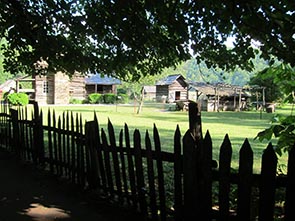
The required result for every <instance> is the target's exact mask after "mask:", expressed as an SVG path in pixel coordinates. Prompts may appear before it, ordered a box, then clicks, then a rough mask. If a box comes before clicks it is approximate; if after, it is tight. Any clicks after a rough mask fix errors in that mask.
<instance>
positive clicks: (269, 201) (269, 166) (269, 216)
mask: <svg viewBox="0 0 295 221" xmlns="http://www.w3.org/2000/svg"><path fill="white" fill-rule="evenodd" d="M276 171H277V156H276V154H275V151H274V149H273V146H272V145H271V144H269V145H268V147H267V148H266V150H265V151H264V153H263V155H262V166H261V175H260V196H259V199H260V200H259V220H260V221H271V220H274V206H275V191H276Z"/></svg>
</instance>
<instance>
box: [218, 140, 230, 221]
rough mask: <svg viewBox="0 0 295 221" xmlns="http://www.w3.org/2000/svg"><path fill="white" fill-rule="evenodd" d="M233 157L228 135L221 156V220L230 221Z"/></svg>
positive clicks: (223, 143) (222, 146)
mask: <svg viewBox="0 0 295 221" xmlns="http://www.w3.org/2000/svg"><path fill="white" fill-rule="evenodd" d="M231 157H232V146H231V142H230V140H229V137H228V135H226V136H225V138H224V140H223V142H222V145H221V147H220V154H219V220H229V202H230V198H229V193H230V168H231Z"/></svg>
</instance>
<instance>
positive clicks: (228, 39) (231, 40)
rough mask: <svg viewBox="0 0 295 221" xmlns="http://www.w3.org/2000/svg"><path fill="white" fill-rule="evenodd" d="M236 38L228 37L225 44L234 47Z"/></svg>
mask: <svg viewBox="0 0 295 221" xmlns="http://www.w3.org/2000/svg"><path fill="white" fill-rule="evenodd" d="M235 40H236V38H235V37H234V36H230V37H228V38H227V39H226V41H225V42H224V44H225V45H226V47H228V48H233V47H234V42H235Z"/></svg>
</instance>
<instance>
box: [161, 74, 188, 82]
mask: <svg viewBox="0 0 295 221" xmlns="http://www.w3.org/2000/svg"><path fill="white" fill-rule="evenodd" d="M179 78H180V79H182V80H183V81H184V82H185V78H184V77H183V76H182V75H181V74H175V75H169V76H167V77H166V78H163V79H161V80H159V81H158V82H157V83H156V85H171V84H173V82H175V81H176V80H178V79H179Z"/></svg>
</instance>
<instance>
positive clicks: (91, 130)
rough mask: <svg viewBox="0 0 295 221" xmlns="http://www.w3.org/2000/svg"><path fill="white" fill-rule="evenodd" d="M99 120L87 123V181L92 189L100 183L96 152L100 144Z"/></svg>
mask: <svg viewBox="0 0 295 221" xmlns="http://www.w3.org/2000/svg"><path fill="white" fill-rule="evenodd" d="M96 123H97V122H95V121H89V122H86V124H85V148H86V165H87V172H86V173H87V181H88V185H89V188H90V189H94V188H97V187H98V184H99V183H100V177H99V169H98V168H99V165H98V159H97V153H96V147H97V146H98V142H97V137H98V127H97V125H96Z"/></svg>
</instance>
